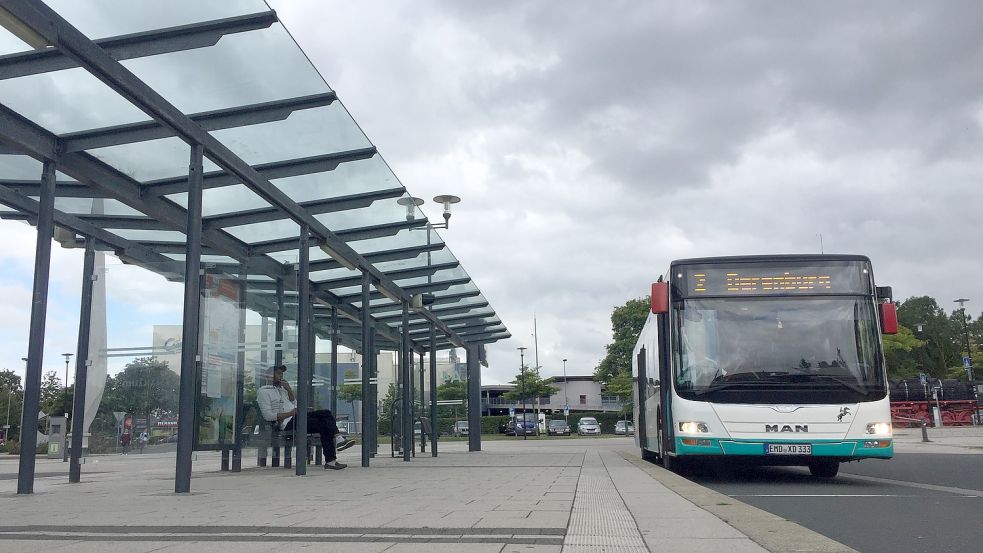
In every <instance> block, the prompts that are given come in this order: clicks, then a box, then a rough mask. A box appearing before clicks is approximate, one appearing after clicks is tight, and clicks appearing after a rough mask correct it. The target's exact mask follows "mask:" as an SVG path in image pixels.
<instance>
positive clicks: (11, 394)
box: [0, 369, 24, 437]
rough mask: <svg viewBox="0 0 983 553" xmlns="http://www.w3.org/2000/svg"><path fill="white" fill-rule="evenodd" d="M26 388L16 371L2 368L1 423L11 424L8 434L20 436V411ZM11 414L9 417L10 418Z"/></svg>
mask: <svg viewBox="0 0 983 553" xmlns="http://www.w3.org/2000/svg"><path fill="white" fill-rule="evenodd" d="M23 393H24V389H23V388H22V387H21V379H20V376H18V375H17V374H16V373H14V371H11V370H9V369H3V370H0V417H2V418H0V424H4V425H5V424H9V425H10V429H9V430H8V431H7V436H8V437H11V436H20V413H21V405H22V402H23V398H24V396H23ZM8 414H9V418H8Z"/></svg>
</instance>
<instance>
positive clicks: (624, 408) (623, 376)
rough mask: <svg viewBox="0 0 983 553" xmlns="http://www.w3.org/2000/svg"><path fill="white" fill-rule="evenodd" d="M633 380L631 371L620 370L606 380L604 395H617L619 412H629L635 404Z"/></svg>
mask: <svg viewBox="0 0 983 553" xmlns="http://www.w3.org/2000/svg"><path fill="white" fill-rule="evenodd" d="M633 381H634V379H633V378H632V376H631V371H629V372H620V373H618V374H616V375H614V376H613V377H612V378H611V379H610V380H608V382H607V387H606V388H605V389H604V393H605V394H606V395H609V396H618V398H619V399H620V400H621V414H625V413H627V412H630V411H631V410H632V409H633V408H634V406H635V397H634V395H633V392H634V389H633V386H632V383H633Z"/></svg>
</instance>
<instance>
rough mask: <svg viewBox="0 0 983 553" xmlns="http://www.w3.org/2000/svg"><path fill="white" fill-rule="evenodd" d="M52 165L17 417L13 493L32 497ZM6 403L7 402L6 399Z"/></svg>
mask: <svg viewBox="0 0 983 553" xmlns="http://www.w3.org/2000/svg"><path fill="white" fill-rule="evenodd" d="M54 213H55V163H54V162H53V161H51V160H45V161H44V164H43V166H42V169H41V208H40V213H39V214H38V232H37V241H36V245H35V255H34V291H33V294H32V298H31V325H30V330H29V338H28V342H27V368H26V369H25V374H24V396H23V405H22V407H21V417H20V440H21V450H20V459H19V461H18V467H17V493H18V494H33V493H34V474H35V473H34V467H35V465H34V463H35V457H36V455H37V444H38V436H37V434H38V433H37V432H35V427H36V426H37V418H36V417H37V412H38V411H39V406H40V402H41V367H42V366H43V361H44V360H43V357H44V331H45V322H46V318H47V313H48V282H49V276H50V275H49V273H50V268H51V239H52V237H53V235H54V231H55V221H54ZM7 401H10V400H9V399H8V400H7Z"/></svg>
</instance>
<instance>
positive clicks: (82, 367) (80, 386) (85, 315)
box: [68, 237, 99, 483]
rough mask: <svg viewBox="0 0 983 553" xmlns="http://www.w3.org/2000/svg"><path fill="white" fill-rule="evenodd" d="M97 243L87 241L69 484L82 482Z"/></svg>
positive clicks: (83, 267) (73, 405)
mask: <svg viewBox="0 0 983 553" xmlns="http://www.w3.org/2000/svg"><path fill="white" fill-rule="evenodd" d="M95 266H96V241H95V240H93V239H92V238H91V237H86V238H85V257H84V258H83V261H82V302H81V306H80V307H79V336H78V347H77V348H76V350H75V395H74V396H73V397H74V399H73V400H72V451H71V457H70V459H69V461H70V464H69V465H68V481H69V482H72V483H77V482H79V481H81V479H82V465H81V463H80V459H81V457H82V434H83V430H84V428H82V427H83V426H85V384H86V380H87V379H88V377H89V330H90V329H89V325H90V324H91V322H92V283H93V281H94V280H95V279H96V278H99V277H98V276H96V274H95Z"/></svg>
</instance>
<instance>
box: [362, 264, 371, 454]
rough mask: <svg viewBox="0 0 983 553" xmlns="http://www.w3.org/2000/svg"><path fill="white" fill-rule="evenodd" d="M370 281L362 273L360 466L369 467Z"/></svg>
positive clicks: (366, 274) (367, 274) (366, 272)
mask: <svg viewBox="0 0 983 553" xmlns="http://www.w3.org/2000/svg"><path fill="white" fill-rule="evenodd" d="M371 286H372V280H371V278H370V277H369V272H368V271H362V466H363V467H368V466H369V449H370V448H371V443H372V442H371V432H370V429H371V426H372V425H371V424H370V421H369V417H370V416H371V415H372V413H371V412H370V409H369V400H371V396H372V394H371V393H370V390H369V376H370V371H371V367H372V364H371V363H370V361H369V360H370V359H372V349H371V348H372V324H371V316H370V314H369V312H370V310H369V309H367V307H368V305H369V292H370V290H369V288H370V287H371Z"/></svg>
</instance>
